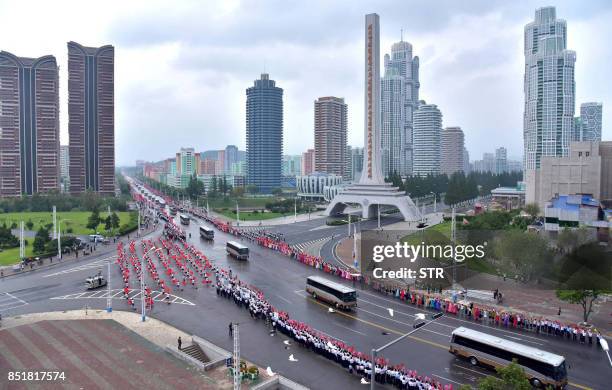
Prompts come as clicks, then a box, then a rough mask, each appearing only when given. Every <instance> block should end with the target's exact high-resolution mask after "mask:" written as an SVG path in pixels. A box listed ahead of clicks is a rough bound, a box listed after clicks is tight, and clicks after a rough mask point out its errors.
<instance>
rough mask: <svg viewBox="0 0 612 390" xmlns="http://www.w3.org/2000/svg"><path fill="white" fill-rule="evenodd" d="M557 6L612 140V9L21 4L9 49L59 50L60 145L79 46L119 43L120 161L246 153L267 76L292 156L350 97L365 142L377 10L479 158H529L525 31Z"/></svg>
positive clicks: (425, 95)
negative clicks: (321, 114) (539, 11)
mask: <svg viewBox="0 0 612 390" xmlns="http://www.w3.org/2000/svg"><path fill="white" fill-rule="evenodd" d="M545 5H555V6H556V7H557V17H559V18H563V19H565V20H567V24H568V42H569V43H568V48H569V49H572V50H575V51H576V52H577V61H576V103H577V104H576V108H577V110H578V109H579V105H580V103H582V102H585V101H599V102H603V104H604V115H603V138H604V139H607V140H610V139H612V126H610V124H609V120H611V118H612V88H610V86H611V85H612V83H611V82H610V80H611V77H610V76H611V75H610V69H611V65H610V64H611V63H612V45H610V43H609V42H610V39H611V38H612V23H611V22H612V2H610V1H605V0H603V1H588V2H587V1H547V2H543V1H521V2H511V1H507V0H502V1H494V0H483V1H467V0H466V1H456V0H451V1H431V0H430V1H415V0H397V1H380V0H379V1H367V2H366V1H356V0H351V1H325V0H321V1H315V0H307V1H306V0H304V1H287V0H278V1H236V0H223V1H219V0H215V1H206V2H205V1H178V0H177V1H152V0H146V1H133V0H129V1H127V0H122V1H109V0H106V1H96V2H88V1H84V0H80V1H41V2H36V1H9V0H0V21H1V22H0V50H6V51H9V52H12V53H14V54H16V55H18V56H24V57H38V56H41V55H45V54H53V55H55V56H56V57H57V60H58V63H59V66H60V79H61V80H60V82H61V95H60V100H61V106H60V107H61V139H62V143H67V142H68V130H67V123H68V115H67V112H68V107H67V82H66V79H67V73H66V62H67V48H66V42H68V41H70V40H74V41H76V42H79V43H81V44H83V45H86V46H101V45H104V44H112V45H114V46H115V93H116V95H115V115H116V118H115V142H116V159H117V164H119V165H125V164H133V163H134V161H135V160H136V159H145V160H159V159H162V158H166V157H170V156H171V155H172V154H173V153H175V151H176V150H177V149H178V148H180V147H181V146H193V147H195V148H196V150H197V151H203V150H208V149H220V148H224V147H225V146H226V145H227V144H236V145H238V146H239V147H240V148H241V149H243V148H244V146H245V102H246V97H245V89H246V88H248V87H250V86H251V85H252V84H253V80H254V79H256V78H258V77H259V75H260V73H262V72H263V70H264V67H265V70H266V72H268V73H269V74H270V77H271V78H272V79H274V80H276V82H277V85H278V86H280V87H282V88H283V89H284V152H285V153H286V154H298V153H301V152H303V151H304V150H305V149H307V148H309V147H312V145H313V122H314V118H313V117H314V114H313V102H314V100H315V99H316V98H317V97H319V96H328V95H334V96H339V97H344V98H345V99H346V102H347V103H348V106H349V137H348V139H349V144H351V145H357V146H361V145H362V143H363V136H362V134H363V61H364V59H363V36H364V31H363V29H364V15H365V14H366V13H370V12H376V13H378V14H379V15H380V18H381V19H380V20H381V61H382V57H383V55H384V53H386V52H389V51H390V46H391V44H392V43H393V42H395V41H398V40H399V38H400V30H401V29H403V30H404V40H405V41H408V42H410V43H412V45H413V51H414V55H418V56H419V57H420V63H421V67H420V81H421V89H420V95H421V99H425V100H427V102H428V103H434V104H437V105H438V107H439V108H440V109H441V110H442V113H443V126H444V127H446V126H461V128H462V129H463V130H464V132H465V134H466V144H467V147H468V150H469V151H470V158H471V159H472V160H474V159H479V158H481V157H482V153H483V152H487V151H493V149H494V148H496V147H499V146H506V147H507V148H508V154H509V156H510V157H512V158H517V159H518V158H520V157H521V156H522V148H523V146H522V145H523V138H522V128H523V125H522V120H523V116H522V115H523V67H524V57H523V51H522V50H523V27H524V25H525V24H526V23H528V22H529V21H530V20H532V19H533V14H534V11H535V9H536V8H537V7H540V6H545Z"/></svg>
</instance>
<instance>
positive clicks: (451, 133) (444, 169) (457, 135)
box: [440, 127, 465, 176]
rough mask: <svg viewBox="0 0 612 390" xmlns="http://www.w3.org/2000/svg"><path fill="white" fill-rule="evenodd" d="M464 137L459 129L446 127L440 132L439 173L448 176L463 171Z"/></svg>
mask: <svg viewBox="0 0 612 390" xmlns="http://www.w3.org/2000/svg"><path fill="white" fill-rule="evenodd" d="M464 140H465V138H464V135H463V130H461V127H447V128H445V129H444V130H442V135H441V146H440V151H441V152H440V159H441V162H440V173H443V174H446V175H448V176H450V175H452V174H453V173H455V172H461V171H465V167H464V164H463V154H464V152H465V147H464V146H463V145H464Z"/></svg>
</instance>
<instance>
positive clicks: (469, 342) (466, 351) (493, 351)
mask: <svg viewBox="0 0 612 390" xmlns="http://www.w3.org/2000/svg"><path fill="white" fill-rule="evenodd" d="M450 353H452V354H454V355H457V356H460V357H464V358H466V359H468V361H469V362H470V363H471V364H472V365H473V366H477V365H483V366H487V367H491V368H498V367H504V366H507V365H508V364H510V363H511V362H512V361H513V360H516V362H517V364H518V365H520V366H521V367H522V368H523V370H525V375H527V378H528V379H529V381H530V382H531V385H532V386H534V387H536V388H548V386H552V387H553V388H555V389H563V388H565V386H566V385H567V368H566V366H565V358H564V357H563V356H560V355H555V354H553V353H550V352H546V351H542V350H540V349H537V348H533V347H529V346H526V345H523V344H519V343H516V342H514V341H509V340H504V339H501V338H499V337H497V336H493V335H490V334H487V333H483V332H479V331H476V330H473V329H469V328H465V327H463V326H461V327H459V328H457V329H455V330H454V331H453V333H452V335H451V341H450Z"/></svg>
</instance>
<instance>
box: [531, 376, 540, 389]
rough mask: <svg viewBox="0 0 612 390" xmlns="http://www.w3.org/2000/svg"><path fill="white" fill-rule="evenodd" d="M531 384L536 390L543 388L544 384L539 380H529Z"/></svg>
mask: <svg viewBox="0 0 612 390" xmlns="http://www.w3.org/2000/svg"><path fill="white" fill-rule="evenodd" d="M529 383H531V386H533V387H535V388H536V389H539V388H541V387H542V382H540V380H539V379H538V378H531V379H530V380H529Z"/></svg>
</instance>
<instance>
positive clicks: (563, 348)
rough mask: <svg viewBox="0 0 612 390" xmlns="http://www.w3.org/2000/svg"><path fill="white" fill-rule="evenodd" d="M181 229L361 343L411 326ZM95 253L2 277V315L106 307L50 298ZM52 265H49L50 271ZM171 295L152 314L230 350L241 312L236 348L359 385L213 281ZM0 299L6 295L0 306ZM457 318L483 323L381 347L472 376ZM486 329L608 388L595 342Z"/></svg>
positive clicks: (372, 302) (280, 266)
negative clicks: (336, 302) (316, 293)
mask: <svg viewBox="0 0 612 390" xmlns="http://www.w3.org/2000/svg"><path fill="white" fill-rule="evenodd" d="M310 222H313V221H310ZM310 222H309V223H310ZM366 223H369V222H366ZM374 223H375V221H374ZM298 225H301V224H298ZM313 227H316V226H313ZM294 228H295V229H296V230H295V232H296V233H295V234H299V233H298V232H299V229H302V230H301V231H302V232H303V233H302V237H305V238H310V237H311V236H310V235H308V236H307V234H306V233H305V232H311V231H312V230H310V229H312V227H310V228H308V226H306V227H302V226H297V225H296V226H294ZM332 229H337V230H338V234H340V231H343V232H345V233H344V234H346V226H340V227H336V228H332ZM187 231H188V232H189V233H191V235H192V238H191V239H190V241H191V242H192V243H194V244H196V246H198V247H199V248H200V249H201V250H202V251H203V252H204V253H205V254H206V255H207V256H209V257H210V258H212V259H213V260H214V261H215V262H216V263H217V264H219V265H221V266H223V267H225V268H231V269H232V270H233V271H234V272H237V273H238V274H239V276H240V278H241V279H243V280H245V281H247V282H249V283H252V284H253V285H255V286H256V287H258V288H259V289H260V290H262V291H263V292H264V293H265V295H266V297H267V299H268V300H269V301H270V302H271V303H272V304H273V305H274V306H276V307H277V308H279V309H281V310H287V311H288V312H289V313H290V315H291V316H292V317H293V318H295V319H297V320H301V321H305V322H307V323H308V324H310V325H311V326H313V327H314V328H316V329H317V330H319V331H322V332H325V333H327V334H329V335H331V336H333V337H335V338H338V339H341V340H343V341H345V342H346V343H347V344H349V345H353V346H355V347H356V348H357V349H358V350H361V351H363V352H366V351H369V350H370V349H371V348H372V347H378V346H380V345H382V344H384V343H386V342H388V341H390V340H391V339H392V338H394V337H396V336H397V335H400V334H403V333H404V332H407V331H409V330H411V329H412V320H413V316H414V315H415V314H416V313H417V312H419V310H417V309H415V308H414V307H412V306H408V305H404V304H402V303H399V302H397V301H395V300H393V299H391V298H390V297H384V296H381V295H378V294H377V293H373V292H371V291H364V290H360V296H359V308H358V309H357V310H356V311H355V312H351V313H340V312H335V313H330V312H329V311H328V308H327V306H325V305H324V304H322V303H320V302H318V301H313V300H312V299H311V298H309V297H307V296H306V295H305V293H304V291H303V287H304V282H305V278H306V277H307V276H309V275H311V274H313V273H314V272H315V271H314V270H313V269H311V268H308V267H306V266H304V265H301V264H299V263H297V262H295V261H292V260H290V259H289V258H287V257H285V256H282V255H279V254H277V253H275V252H272V251H270V250H267V249H265V248H261V247H258V246H256V245H254V244H249V246H250V248H251V256H250V260H249V261H248V262H239V261H236V260H234V259H232V258H228V257H227V256H226V255H225V242H226V241H227V240H228V239H229V238H230V237H231V238H232V239H235V237H233V236H228V235H226V234H224V233H220V232H218V231H217V232H216V237H215V241H214V242H213V243H209V242H206V241H201V240H200V239H199V238H198V222H197V221H196V222H193V223H192V224H191V225H190V226H189V227H188V229H187ZM314 231H315V232H316V231H317V230H314ZM286 236H287V235H286ZM311 239H312V238H311ZM106 256H107V255H106ZM101 258H102V256H99V258H95V257H94V258H91V259H88V260H86V261H83V262H82V263H81V264H79V265H78V267H81V268H80V269H78V270H76V271H72V272H62V271H67V270H69V269H75V268H76V266H77V265H75V264H70V265H66V264H64V265H62V266H58V267H55V268H53V269H50V270H48V271H42V270H41V271H35V272H31V273H29V274H25V275H20V276H15V277H12V278H8V279H5V280H3V281H0V310H2V311H3V315H6V314H7V313H9V314H19V313H28V312H39V311H48V310H65V309H78V308H83V307H84V306H85V305H86V304H87V305H89V307H92V308H97V309H102V308H104V307H105V306H106V300H105V299H89V298H83V297H82V296H81V297H79V296H78V295H79V294H77V295H75V296H74V299H53V300H50V299H49V298H52V297H59V296H66V295H69V294H75V293H80V292H84V287H83V280H84V278H85V277H86V276H88V275H90V274H92V273H93V272H92V271H94V270H95V267H94V268H82V266H83V265H86V264H88V263H93V262H95V261H99V260H100V259H101ZM58 272H62V273H58ZM51 274H55V275H53V276H50V275H51ZM112 276H113V280H111V282H112V285H111V287H112V288H120V287H121V286H119V284H117V283H116V282H118V281H119V278H118V271H117V270H116V269H115V274H114V275H112ZM134 287H137V286H134ZM3 294H4V297H3ZM7 294H9V295H7ZM177 295H180V296H181V297H182V298H184V299H186V300H188V301H189V302H193V303H195V306H190V305H169V306H168V305H156V307H155V309H154V311H153V313H152V315H153V316H155V317H156V318H158V319H160V320H163V321H166V322H168V323H170V324H172V325H174V326H176V327H177V328H180V329H181V330H184V331H186V332H189V333H192V334H197V335H199V336H201V337H204V338H206V339H209V340H211V341H212V342H214V343H216V344H218V345H220V346H222V347H224V348H226V349H228V350H231V340H230V339H229V337H228V335H227V324H228V323H229V322H230V321H238V322H240V323H241V324H242V325H241V335H242V343H241V348H242V354H243V355H244V356H245V357H246V358H248V359H250V360H252V361H254V362H255V363H257V364H259V365H261V366H264V367H265V366H268V365H269V366H271V367H272V369H273V370H274V371H275V372H279V373H280V374H282V375H285V376H287V377H289V378H292V379H294V380H296V381H298V382H300V383H303V384H305V385H307V386H309V387H311V388H314V389H322V388H353V387H359V386H361V385H359V378H357V377H356V376H351V375H349V374H347V373H346V372H345V371H344V370H343V369H341V368H340V367H339V366H337V365H335V364H330V362H329V361H328V360H326V359H324V358H322V357H319V356H316V355H314V354H313V353H311V352H307V351H304V350H302V349H300V348H299V347H297V346H293V345H292V346H289V347H287V346H286V345H284V344H283V343H282V340H283V339H284V337H283V336H282V335H274V336H270V333H269V332H268V329H266V327H265V325H264V324H263V323H262V322H261V321H255V320H252V319H251V318H250V317H249V315H248V311H245V310H243V309H239V308H238V307H236V306H235V305H234V304H233V303H230V301H227V300H226V299H224V298H219V297H218V296H217V295H216V294H215V291H214V289H202V288H200V289H199V290H197V291H194V290H191V289H189V288H188V289H186V290H185V291H184V292H183V293H177ZM3 298H6V299H5V300H4V299H3ZM113 302H114V305H115V309H127V307H126V304H125V302H124V301H122V300H116V301H113ZM3 303H8V304H7V305H4V306H2V305H3ZM389 308H392V309H393V310H394V316H393V317H390V316H389V314H388V309H389ZM460 325H468V326H470V327H472V328H478V329H483V327H482V326H480V325H476V324H474V323H472V322H469V321H467V322H464V321H462V320H460V319H456V318H451V317H443V318H442V319H441V320H439V322H438V323H435V324H432V325H431V326H430V327H429V328H425V329H422V330H421V331H420V332H419V333H417V334H416V335H415V337H414V338H411V339H406V340H404V341H403V342H401V343H399V344H397V345H396V346H394V347H392V348H390V349H389V350H388V351H385V353H384V354H383V356H384V357H386V358H388V359H390V361H391V362H394V363H395V362H397V363H404V364H405V365H406V366H407V367H410V368H414V369H417V370H418V371H419V372H421V373H423V374H429V375H434V376H435V377H437V378H438V379H439V380H442V381H444V382H451V383H454V384H455V385H457V384H458V383H471V384H473V383H475V382H476V381H477V380H478V379H480V378H481V377H483V376H485V375H487V374H489V372H488V371H485V370H483V369H480V368H476V369H474V368H472V367H471V366H469V364H468V363H466V362H464V361H461V360H458V359H456V358H455V357H454V356H453V355H451V354H449V353H448V341H449V335H450V332H451V331H452V329H454V328H455V327H457V326H460ZM485 330H487V331H488V332H490V333H493V334H496V335H499V336H502V337H505V338H511V339H514V340H516V341H519V342H522V343H525V344H527V345H533V346H536V347H539V348H542V349H545V350H548V351H550V352H554V353H559V354H561V355H564V356H566V358H567V361H568V362H569V364H570V366H571V367H572V368H571V369H570V370H569V376H570V380H571V382H572V383H573V384H574V385H576V386H574V387H577V388H593V389H604V388H607V385H606V383H609V380H610V373H611V372H612V371H610V367H609V366H608V363H607V359H606V358H605V355H603V353H602V352H601V350H597V349H596V348H594V347H593V348H589V347H585V346H582V345H578V344H575V343H567V342H563V341H559V340H557V339H555V338H547V337H538V336H535V335H531V334H529V335H526V334H524V333H520V332H513V331H506V330H502V329H497V328H488V329H485ZM266 340H267V341H266ZM286 348H289V350H287V349H286ZM289 354H294V356H295V357H296V358H297V359H298V360H299V362H298V363H292V362H289V361H288V355H289Z"/></svg>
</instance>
